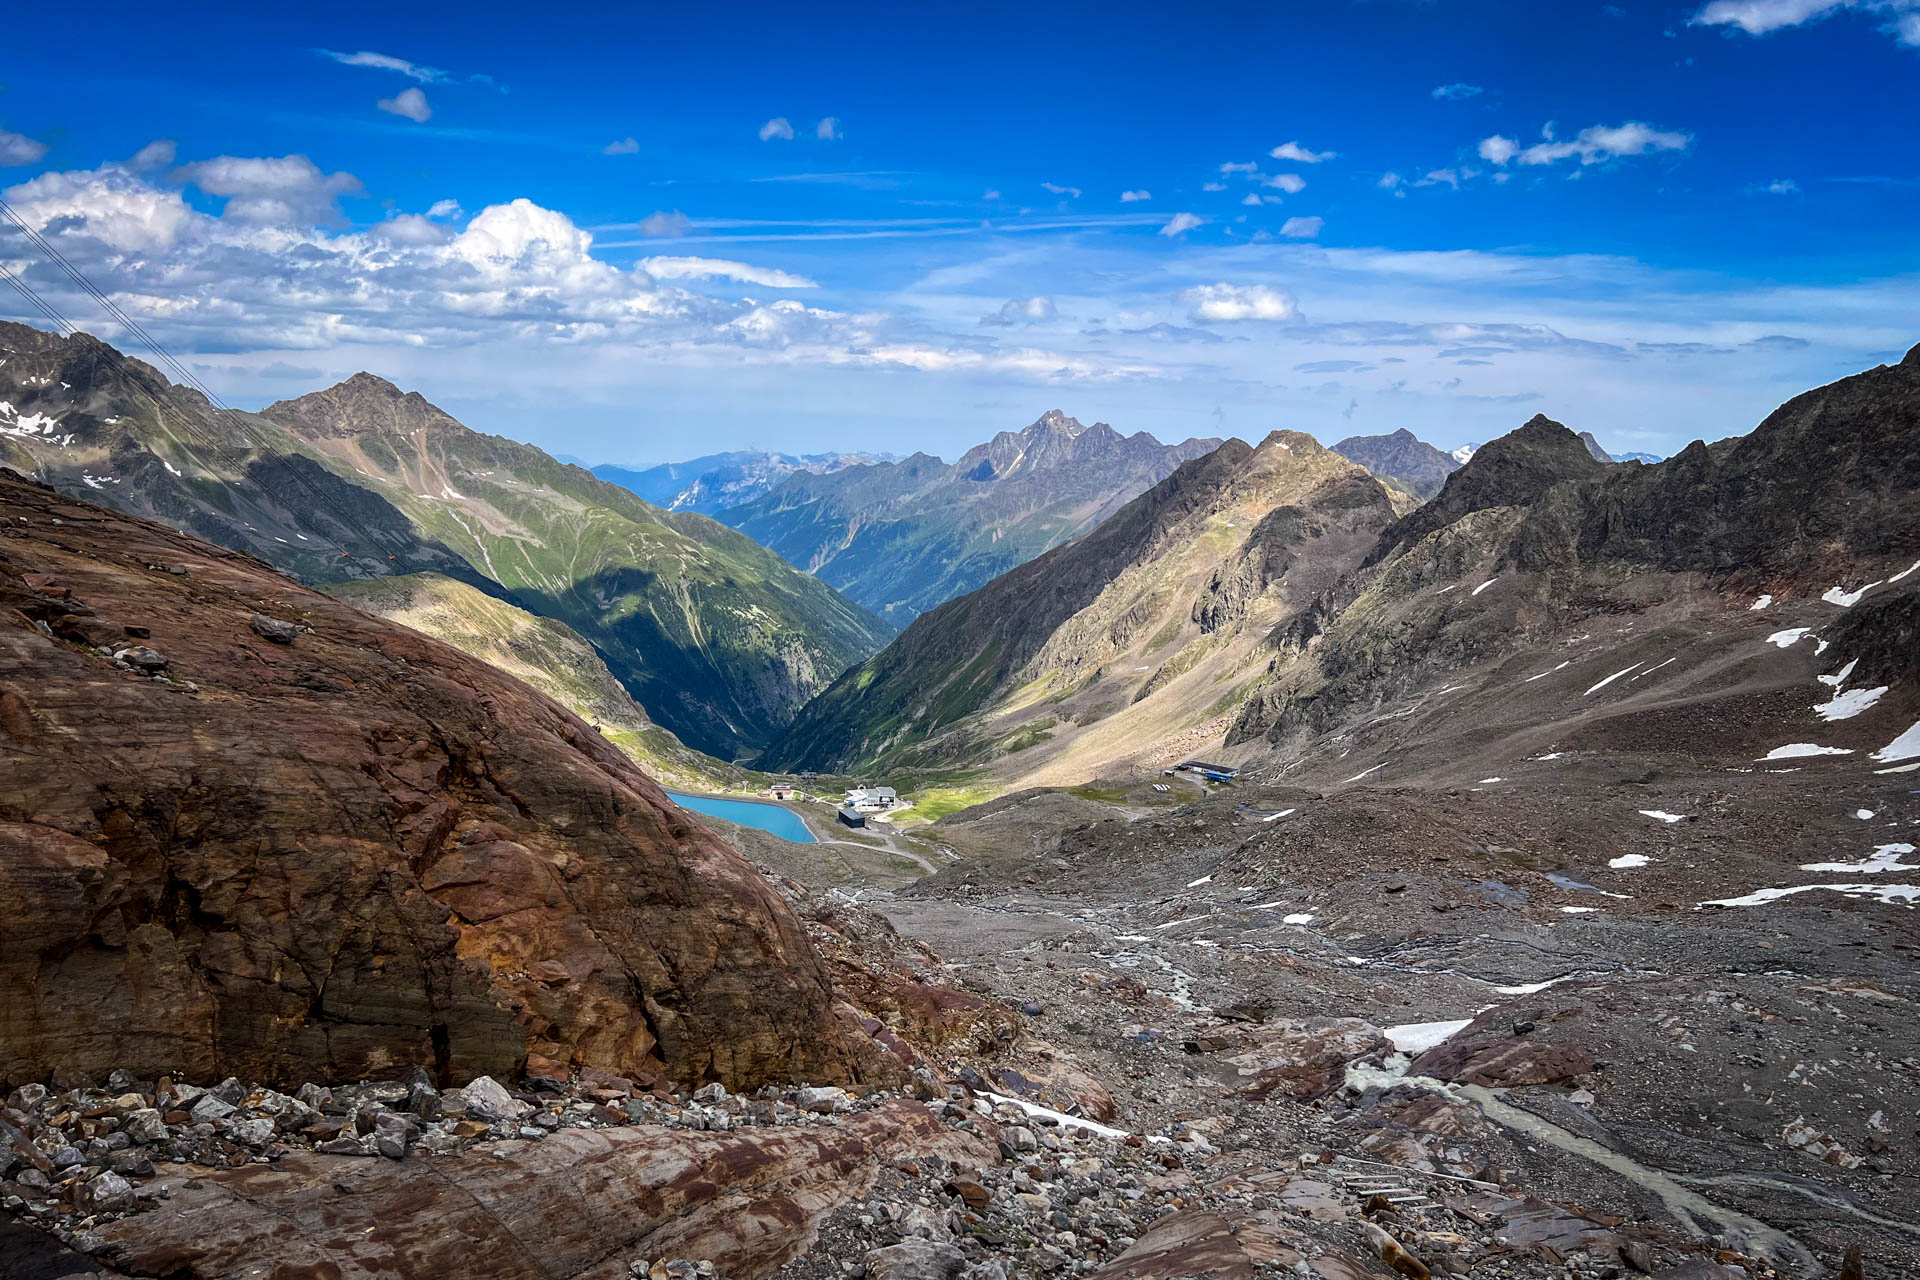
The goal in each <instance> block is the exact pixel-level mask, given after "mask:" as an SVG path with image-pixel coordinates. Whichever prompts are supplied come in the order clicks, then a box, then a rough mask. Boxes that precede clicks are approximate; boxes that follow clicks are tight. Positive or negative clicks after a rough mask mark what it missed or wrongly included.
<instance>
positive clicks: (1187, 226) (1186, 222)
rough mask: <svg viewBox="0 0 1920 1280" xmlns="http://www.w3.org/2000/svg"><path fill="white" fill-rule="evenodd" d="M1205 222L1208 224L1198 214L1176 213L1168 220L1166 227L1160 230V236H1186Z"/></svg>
mask: <svg viewBox="0 0 1920 1280" xmlns="http://www.w3.org/2000/svg"><path fill="white" fill-rule="evenodd" d="M1204 222H1206V219H1205V218H1202V217H1200V216H1199V215H1198V214H1192V213H1176V214H1174V215H1173V217H1172V218H1171V219H1169V220H1168V222H1167V225H1166V226H1164V227H1162V228H1160V234H1161V235H1163V236H1178V235H1185V234H1186V233H1187V232H1189V231H1191V230H1193V229H1194V228H1195V227H1197V226H1200V225H1201V224H1202V223H1204Z"/></svg>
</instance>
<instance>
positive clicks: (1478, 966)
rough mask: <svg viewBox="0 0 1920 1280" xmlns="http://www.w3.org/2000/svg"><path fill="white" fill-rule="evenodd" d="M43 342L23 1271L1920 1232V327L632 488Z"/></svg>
mask: <svg viewBox="0 0 1920 1280" xmlns="http://www.w3.org/2000/svg"><path fill="white" fill-rule="evenodd" d="M781 123H782V124H785V123H786V122H785V121H784V120H783V121H781ZM788 132H789V134H791V128H790V127H789V130H788ZM820 136H821V138H825V136H826V135H825V134H824V133H823V134H821V135H820ZM636 145H637V144H636ZM1289 145H1292V144H1289ZM1276 154H1277V152H1276ZM0 348H3V349H0V360H3V362H0V461H4V463H5V464H6V467H7V468H8V469H7V470H5V471H0V989H4V990H5V991H7V992H8V993H9V998H8V999H7V1000H5V1001H0V1087H3V1088H4V1089H5V1090H6V1092H5V1106H4V1108H0V1275H6V1276H8V1277H12V1276H21V1277H32V1278H34V1280H54V1278H55V1277H61V1276H79V1275H98V1276H104V1277H109V1278H113V1277H170V1278H179V1280H224V1278H227V1277H236V1276H260V1277H269V1278H272V1277H282V1278H285V1280H292V1278H293V1277H305V1276H327V1277H335V1278H336V1280H371V1278H373V1277H399V1278H401V1280H428V1278H429V1277H442V1276H449V1275H451V1276H484V1277H489V1278H493V1277H498V1278H501V1280H574V1278H576V1277H577V1278H580V1280H587V1278H591V1280H620V1278H622V1277H627V1278H629V1280H630V1278H632V1277H642V1276H644V1277H649V1280H655V1278H665V1277H722V1278H731V1280H759V1278H761V1277H784V1278H785V1280H834V1278H839V1277H852V1278H864V1280H1016V1278H1017V1280H1025V1278H1027V1277H1044V1278H1047V1280H1065V1278H1067V1277H1085V1278H1087V1280H1176V1278H1186V1277H1220V1278H1228V1277H1231V1278H1232V1280H1280V1278H1281V1277H1295V1276H1304V1277H1318V1280H1366V1278H1370V1277H1378V1278H1383V1280H1390V1278H1391V1277H1393V1276H1401V1277H1407V1278H1409V1280H1429V1278H1430V1277H1435V1276H1440V1277H1456V1276H1458V1277H1478V1278H1481V1280H1620V1278H1622V1277H1626V1276H1629V1275H1648V1276H1656V1277H1664V1278H1666V1280H1826V1278H1828V1277H1832V1276H1840V1277H1843V1278H1844V1280H1863V1278H1864V1277H1868V1276H1873V1277H1880V1276H1887V1277H1897V1276H1912V1275H1916V1274H1920V1269H1916V1264H1915V1261H1914V1260H1915V1259H1916V1258H1920V1219H1916V1216H1915V1212H1914V1204H1915V1197H1914V1195H1913V1194H1912V1191H1913V1187H1914V1185H1915V1184H1916V1179H1920V1128H1916V1118H1917V1117H1920V1019H1916V1018H1915V1016H1914V1012H1913V1011H1914V1009H1915V1008H1916V1007H1917V1006H1920V978H1917V977H1916V973H1915V960H1916V958H1920V942H1917V941H1916V934H1915V930H1914V927H1913V920H1914V915H1913V912H1914V910H1915V908H1916V905H1917V904H1920V861H1916V859H1915V854H1914V849H1915V843H1916V842H1915V839H1914V830H1915V827H1916V826H1920V798H1917V797H1916V793H1915V790H1914V787H1915V782H1914V779H1915V777H1916V776H1917V775H1916V773H1915V771H1916V770H1920V347H1916V348H1914V349H1913V350H1912V351H1911V352H1910V353H1908V354H1907V355H1906V356H1905V357H1904V359H1901V360H1899V361H1898V362H1897V363H1886V364H1881V365H1878V366H1876V367H1873V368H1870V369H1866V370H1864V371H1861V372H1858V373H1854V374H1852V375H1851V376H1847V377H1844V378H1841V379H1840V380H1838V381H1835V382H1832V383H1831V384H1829V385H1826V386H1822V387H1819V388H1816V389H1814V390H1810V391H1807V392H1805V393H1804V394H1800V395H1797V396H1795V397H1794V398H1792V399H1790V400H1789V401H1787V402H1786V403H1785V404H1783V405H1781V406H1780V407H1779V408H1778V409H1776V410H1775V411H1774V412H1772V413H1771V414H1769V415H1767V416H1766V417H1765V419H1764V420H1763V421H1762V422H1760V423H1759V424H1758V425H1757V426H1756V427H1754V428H1753V429H1752V430H1751V431H1750V432H1748V433H1746V434H1743V435H1739V436H1734V437H1731V438H1728V439H1724V440H1720V441H1718V442H1715V443H1711V444H1709V443H1706V442H1702V441H1696V442H1694V443H1692V444H1689V445H1688V446H1687V447H1686V448H1685V449H1683V450H1681V451H1680V452H1679V453H1678V454H1677V455H1675V456H1673V457H1671V458H1669V459H1666V460H1665V461H1660V460H1657V459H1655V460H1651V461H1649V460H1647V459H1645V458H1635V459H1633V460H1628V461H1620V460H1616V459H1615V458H1613V457H1612V456H1611V455H1610V454H1608V453H1607V452H1606V451H1605V449H1604V448H1602V447H1601V446H1600V444H1599V443H1598V442H1597V441H1596V440H1595V439H1594V438H1593V437H1592V435H1590V434H1588V433H1586V432H1584V431H1577V430H1575V429H1574V427H1573V426H1568V425H1563V424H1562V423H1560V422H1558V421H1555V420H1553V419H1551V418H1549V417H1547V416H1545V415H1544V414H1542V415H1536V416H1534V417H1532V418H1531V419H1530V420H1528V421H1526V422H1524V423H1521V424H1519V425H1517V426H1515V428H1514V429H1513V430H1511V431H1509V432H1507V433H1506V434H1504V435H1500V436H1498V437H1497V438H1494V439H1491V440H1489V441H1488V442H1487V443H1485V444H1483V445H1476V446H1471V447H1469V448H1467V449H1462V450H1460V451H1459V453H1458V454H1457V455H1456V454H1449V453H1446V452H1443V451H1441V450H1439V449H1437V448H1434V447H1432V446H1430V445H1428V444H1426V443H1424V442H1423V441H1421V440H1419V439H1418V438H1417V437H1415V436H1414V435H1413V434H1412V433H1411V432H1408V431H1397V432H1394V433H1392V434H1386V435H1375V436H1358V437H1350V438H1348V439H1345V440H1342V441H1340V442H1339V443H1338V444H1336V445H1334V446H1333V447H1331V448H1329V447H1324V446H1322V445H1321V444H1320V443H1319V442H1318V440H1317V439H1316V438H1315V437H1314V436H1312V435H1310V434H1307V433H1305V432H1300V431H1294V430H1285V429H1282V430H1275V431H1272V432H1271V433H1269V434H1266V435H1265V436H1264V437H1263V438H1262V439H1260V440H1259V442H1258V443H1248V442H1247V441H1243V440H1240V439H1237V438H1236V439H1226V440H1189V441H1186V442H1184V443H1182V444H1179V445H1172V446H1169V445H1162V444H1160V443H1158V442H1157V441H1155V440H1154V439H1153V438H1152V437H1151V436H1148V435H1146V434H1145V433H1138V434H1134V435H1131V436H1122V435H1121V434H1120V433H1119V432H1117V431H1114V430H1113V429H1111V428H1109V427H1107V426H1105V425H1102V424H1096V425H1094V426H1090V427H1083V426H1082V425H1081V424H1080V423H1078V422H1076V421H1075V420H1074V419H1072V418H1069V417H1067V416H1065V415H1064V414H1063V413H1059V412H1049V413H1047V414H1045V415H1043V416H1042V417H1041V418H1040V419H1039V420H1038V421H1036V422H1035V423H1033V425H1031V426H1029V427H1027V428H1025V429H1024V430H1021V431H1018V432H1003V433H1001V434H999V435H998V436H996V437H994V438H993V440H991V441H990V442H989V443H988V444H986V445H982V446H980V447H978V448H976V449H974V450H972V451H970V452H968V453H966V454H965V455H964V456H962V457H961V458H960V459H959V460H958V461H957V462H955V463H953V464H947V463H944V462H941V461H940V460H938V459H936V458H932V457H930V456H928V455H925V454H915V455H913V456H910V457H907V458H904V459H899V460H887V459H877V458H865V457H860V456H856V455H852V454H826V455H821V456H819V457H808V458H784V457H778V456H775V455H759V454H755V455H751V456H745V457H742V456H729V457H726V458H723V459H722V460H720V461H716V460H715V459H713V458H708V459H701V460H698V461H697V462H696V463H695V464H689V466H688V468H687V469H686V470H684V471H679V472H673V473H672V474H651V475H649V474H648V473H646V472H632V473H622V474H621V475H620V477H619V478H620V480H621V483H620V484H615V483H610V482H609V481H608V480H607V479H604V478H602V477H601V476H597V475H595V474H594V473H593V472H591V471H588V470H586V469H583V468H580V467H577V466H572V465H568V464H563V463H561V462H558V461H556V460H554V459H553V458H551V457H549V456H548V455H547V454H545V453H543V452H541V451H540V450H538V449H536V448H534V447H532V446H530V445H525V444H520V443H516V442H514V441H511V440H507V439H503V438H500V437H494V436H486V435H481V434H478V433H475V432H473V431H470V430H468V429H467V428H465V427H463V426H461V425H460V424H459V423H458V422H456V421H454V420H453V419H452V418H450V417H449V416H447V415H446V414H445V413H443V412H441V411H440V410H439V409H436V408H435V407H434V406H433V405H431V404H429V403H428V402H427V401H425V400H424V399H422V398H421V397H419V396H418V395H413V394H408V393H405V392H402V391H401V390H399V389H398V388H397V387H395V386H393V385H392V384H390V383H388V382H386V381H384V380H382V379H380V378H378V377H375V376H373V375H371V374H365V373H363V374H359V375H356V376H355V377H353V378H351V379H349V380H347V381H346V382H343V383H340V384H339V385H337V386H334V387H331V388H328V389H325V390H321V391H316V392H314V393H312V394H309V395H304V396H300V397H298V398H295V399H291V400H285V401H281V402H278V403H274V404H271V405H268V406H267V407H265V408H264V409H262V410H260V411H259V412H257V413H244V412H234V411H228V410H224V409H220V408H217V407H216V406H214V405H212V404H210V403H209V402H207V401H206V400H205V399H204V398H202V397H201V396H200V395H199V394H198V393H196V392H194V391H191V390H187V389H184V388H182V387H179V386H175V385H172V384H170V383H169V382H167V381H166V380H165V379H164V378H162V377H161V376H160V375H159V374H158V373H156V372H155V371H154V370H153V369H152V368H149V367H148V366H146V365H144V364H142V363H140V362H139V361H136V360H133V359H130V358H127V357H125V356H122V355H120V354H119V353H117V352H116V351H114V350H113V349H112V348H110V347H107V346H105V345H104V344H102V343H100V342H97V341H95V340H93V339H91V338H88V337H86V336H84V335H76V336H73V337H69V338H55V337H52V336H49V335H47V334H45V333H42V332H39V331H37V330H34V329H30V328H26V327H24V326H20V325H5V326H3V327H0ZM1563 412H1568V415H1569V416H1570V417H1571V416H1573V415H1572V413H1571V411H1570V410H1563ZM1517 416H1518V415H1516V417H1517ZM1577 425H1578V424H1577V423H1576V424H1575V426H1577ZM654 470H655V472H660V471H662V470H665V471H669V472H672V471H673V469H672V468H664V469H662V468H656V469H654ZM716 477H717V478H716ZM623 485H625V486H631V487H623ZM675 486H677V487H675ZM689 495H691V496H689ZM724 495H731V496H734V497H739V498H741V499H742V501H740V502H738V503H734V504H732V505H719V504H720V503H723V502H725V501H726V500H727V499H726V497H725V496H724ZM650 498H651V499H653V500H649V499H650ZM658 503H666V504H669V505H674V506H677V507H679V508H681V509H679V510H673V511H669V510H665V509H663V506H662V505H658ZM710 508H711V509H713V510H714V511H715V513H716V515H717V517H718V518H710V517H709V516H708V515H706V514H702V511H704V510H707V509H710ZM896 623H897V624H899V625H900V626H902V627H903V629H902V630H900V631H898V632H897V634H896V633H895V632H894V630H893V625H892V624H896ZM749 766H750V767H749ZM657 779H659V780H665V781H667V782H670V783H673V784H676V785H679V786H683V787H689V788H694V789H698V790H702V791H711V792H720V793H724V794H721V795H719V796H717V797H714V798H717V799H720V800H730V801H731V802H732V803H733V804H734V805H735V806H739V807H735V808H731V809H725V810H723V812H728V813H732V814H735V815H736V816H738V815H739V814H740V813H741V812H742V810H743V808H744V807H745V806H747V805H751V804H779V805H784V806H785V807H786V808H787V809H788V810H789V811H790V813H791V814H794V815H798V817H799V818H800V820H801V821H802V822H803V823H804V824H805V825H806V826H807V828H808V833H809V834H810V835H812V836H813V837H814V840H813V841H812V842H811V843H792V842H789V841H787V840H783V839H779V838H777V837H776V836H774V835H773V834H771V833H770V832H768V831H766V830H761V829H759V828H758V827H757V826H755V825H741V824H736V823H735V822H732V821H729V820H727V819H726V818H721V817H712V818H708V817H697V816H695V815H694V814H692V813H691V812H689V811H688V810H687V809H683V808H682V807H680V806H679V805H677V804H676V803H675V802H674V800H673V798H672V797H671V796H670V795H669V794H668V793H666V792H664V791H662V790H661V789H660V786H659V782H658V781H657ZM842 782H845V783H848V784H852V783H854V782H865V783H873V784H876V786H893V787H895V788H896V789H897V790H898V791H899V792H900V793H901V795H900V797H899V798H900V800H901V801H902V803H901V804H900V805H898V806H897V807H892V806H889V805H888V803H887V802H886V800H885V799H884V798H881V799H879V801H878V809H880V810H887V812H884V813H882V812H877V811H871V812H870V811H863V810H861V809H860V808H858V805H859V804H860V803H861V802H862V801H868V802H871V801H873V800H874V798H875V797H876V796H881V795H882V793H879V792H877V791H867V792H862V793H859V794H857V795H855V796H852V797H850V798H849V800H848V802H847V804H848V807H847V808H846V809H845V810H844V811H841V812H838V813H837V812H836V809H837V807H838V804H839V802H838V801H837V800H836V799H834V798H833V797H834V795H835V794H837V793H838V792H839V791H840V790H841V789H842V788H841V786H840V784H841V783H842ZM776 784H777V785H776ZM871 808H872V806H871V805H870V809H871Z"/></svg>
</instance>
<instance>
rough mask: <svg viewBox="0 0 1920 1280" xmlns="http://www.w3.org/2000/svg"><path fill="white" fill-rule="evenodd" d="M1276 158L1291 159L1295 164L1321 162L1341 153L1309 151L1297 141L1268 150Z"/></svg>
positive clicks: (1284, 143)
mask: <svg viewBox="0 0 1920 1280" xmlns="http://www.w3.org/2000/svg"><path fill="white" fill-rule="evenodd" d="M1267 154H1268V155H1270V156H1272V157H1273V158H1274V159H1275V160H1291V161H1293V162H1294V163H1295V164H1319V163H1320V162H1321V161H1322V160H1331V159H1333V158H1334V157H1335V156H1337V155H1339V154H1340V153H1339V152H1338V151H1309V150H1307V148H1305V147H1303V146H1301V145H1300V144H1299V143H1297V142H1283V143H1281V144H1280V145H1279V146H1277V147H1275V148H1274V149H1273V150H1271V151H1269V152H1267Z"/></svg>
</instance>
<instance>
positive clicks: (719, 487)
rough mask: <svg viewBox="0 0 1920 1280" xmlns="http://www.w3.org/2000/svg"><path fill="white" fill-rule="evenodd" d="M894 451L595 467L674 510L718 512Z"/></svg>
mask: <svg viewBox="0 0 1920 1280" xmlns="http://www.w3.org/2000/svg"><path fill="white" fill-rule="evenodd" d="M895 457H896V455H894V454H891V453H807V454H801V455H799V456H797V457H796V456H795V455H793V454H788V453H761V452H755V451H751V450H746V451H736V452H733V453H710V454H708V455H706V456H705V457H703V458H691V459H689V460H687V461H686V462H666V463H662V464H660V465H659V466H657V467H645V468H642V469H640V470H633V469H631V468H628V467H620V466H614V465H612V464H611V463H605V464H602V465H600V466H597V467H592V468H590V470H591V471H592V472H593V474H595V475H597V476H599V477H600V478H601V479H602V480H607V481H611V482H612V483H614V484H617V485H619V486H620V487H621V488H623V489H629V490H631V491H632V492H634V493H636V494H638V495H639V496H640V497H642V498H645V499H646V500H647V501H648V502H651V503H653V504H654V505H655V506H659V507H665V508H666V509H667V510H669V511H698V512H699V513H700V514H701V515H707V516H710V515H713V514H715V513H717V512H719V511H722V510H725V509H726V508H728V507H738V506H742V505H744V504H746V503H749V502H752V501H753V500H754V499H755V498H757V497H759V496H760V495H761V494H763V493H766V492H767V491H768V490H770V489H772V488H773V487H774V486H776V485H778V484H779V483H780V482H781V481H783V480H785V479H786V478H787V477H788V476H791V475H795V474H801V473H804V474H807V475H830V474H832V473H833V472H835V471H843V470H845V469H846V468H848V467H859V466H871V465H873V464H874V463H876V462H892V461H894V460H895Z"/></svg>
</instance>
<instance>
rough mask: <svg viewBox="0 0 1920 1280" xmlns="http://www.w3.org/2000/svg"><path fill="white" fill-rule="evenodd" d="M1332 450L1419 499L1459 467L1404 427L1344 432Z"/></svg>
mask: <svg viewBox="0 0 1920 1280" xmlns="http://www.w3.org/2000/svg"><path fill="white" fill-rule="evenodd" d="M1333 451H1334V452H1335V453H1337V454H1339V455H1340V456H1341V457H1343V458H1345V459H1347V460H1348V461H1349V462H1357V463H1359V464H1360V465H1361V466H1363V467H1365V468H1366V469H1367V470H1369V471H1371V472H1373V474H1374V475H1376V476H1379V477H1381V478H1382V479H1385V480H1392V481H1395V482H1396V483H1398V484H1399V485H1400V486H1401V487H1402V488H1404V489H1406V490H1407V492H1409V493H1411V494H1412V495H1413V496H1414V497H1416V498H1421V499H1426V498H1431V497H1432V496H1433V495H1434V494H1436V493H1438V492H1440V486H1441V485H1443V484H1445V483H1446V482H1447V477H1448V476H1449V475H1451V474H1452V473H1454V472H1455V471H1458V470H1459V469H1460V463H1459V462H1458V461H1456V460H1455V459H1454V458H1453V456H1452V455H1451V454H1445V453H1442V452H1440V450H1438V449H1436V448H1434V447H1433V446H1432V445H1430V444H1428V443H1427V442H1426V441H1424V440H1422V439H1420V438H1419V437H1418V436H1416V435H1414V434H1413V432H1411V431H1409V430H1407V429H1406V428H1405V427H1402V428H1400V430H1398V431H1396V432H1394V433H1393V434H1392V435H1386V436H1348V437H1347V438H1346V439H1345V440H1342V441H1341V442H1340V443H1339V444H1336V445H1334V446H1333Z"/></svg>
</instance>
